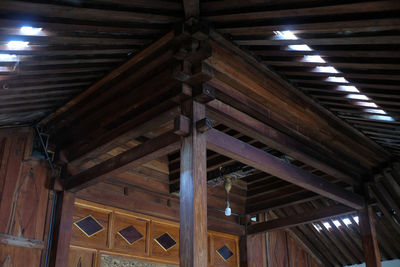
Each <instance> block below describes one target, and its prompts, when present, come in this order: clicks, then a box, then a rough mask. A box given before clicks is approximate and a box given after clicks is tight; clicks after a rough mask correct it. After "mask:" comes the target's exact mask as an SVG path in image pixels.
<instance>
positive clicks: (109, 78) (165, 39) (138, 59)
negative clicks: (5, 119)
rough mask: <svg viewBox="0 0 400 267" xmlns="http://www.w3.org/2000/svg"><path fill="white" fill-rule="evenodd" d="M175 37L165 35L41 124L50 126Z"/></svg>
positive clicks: (171, 34)
mask: <svg viewBox="0 0 400 267" xmlns="http://www.w3.org/2000/svg"><path fill="white" fill-rule="evenodd" d="M174 37H175V35H174V33H173V32H169V33H167V34H166V35H164V36H163V37H162V38H160V39H159V40H158V41H156V42H154V43H153V44H151V45H150V46H148V47H147V48H145V49H143V50H142V51H141V52H140V53H138V54H137V55H135V56H134V57H132V58H131V59H130V60H128V61H127V62H125V63H124V64H122V65H121V66H120V67H118V68H116V69H114V70H113V71H112V72H110V73H109V74H107V75H106V76H105V77H103V78H102V79H101V80H100V81H98V82H97V83H95V84H94V85H92V86H91V87H90V88H88V89H87V90H85V91H84V92H82V93H81V94H79V95H78V96H76V97H75V98H74V99H72V100H71V101H69V102H68V103H66V104H65V105H64V106H62V107H61V108H59V109H57V110H56V111H55V112H54V113H52V114H50V115H49V116H47V117H46V118H44V119H43V120H42V121H41V122H40V124H41V125H45V124H48V123H49V122H50V121H53V120H54V119H56V118H57V117H59V116H60V115H62V114H64V113H65V112H67V111H68V110H70V109H71V108H72V107H73V106H75V105H77V104H78V103H80V102H82V101H83V100H84V99H86V98H87V97H88V96H90V95H91V94H92V93H94V92H96V91H97V90H99V89H100V88H101V87H102V86H104V85H106V84H107V83H109V82H111V81H112V80H114V79H116V78H118V77H120V76H121V75H122V74H123V73H125V72H126V71H127V70H128V69H130V68H131V67H132V66H134V65H135V64H138V62H141V61H143V60H144V59H145V58H146V57H148V55H149V54H152V53H154V52H155V51H158V50H159V49H160V48H161V47H163V46H164V45H166V44H167V43H169V42H171V41H172V40H173V38H174Z"/></svg>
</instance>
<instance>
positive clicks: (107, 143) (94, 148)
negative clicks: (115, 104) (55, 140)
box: [68, 107, 179, 166]
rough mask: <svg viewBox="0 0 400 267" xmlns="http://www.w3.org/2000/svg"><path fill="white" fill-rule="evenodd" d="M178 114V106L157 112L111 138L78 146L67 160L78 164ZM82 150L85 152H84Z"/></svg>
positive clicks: (160, 124)
mask: <svg viewBox="0 0 400 267" xmlns="http://www.w3.org/2000/svg"><path fill="white" fill-rule="evenodd" d="M178 114H179V108H178V107H175V108H172V109H170V110H168V111H166V112H164V113H162V114H159V115H158V116H156V117H154V118H152V119H150V120H148V121H146V122H144V123H142V124H140V125H138V126H137V127H135V128H133V129H131V130H128V131H127V132H125V133H122V134H119V135H118V136H117V137H114V138H113V139H112V140H109V139H107V138H102V139H100V140H99V141H98V142H96V143H95V145H92V143H87V145H86V147H83V148H79V150H77V151H76V152H75V154H74V155H72V154H71V153H70V154H68V157H72V158H74V159H73V160H72V161H70V162H69V164H71V165H73V166H80V165H81V164H82V163H84V162H87V161H89V160H91V159H93V158H96V157H98V156H99V155H101V154H104V153H107V152H108V151H110V150H112V149H114V148H116V147H118V146H120V145H123V144H125V143H126V142H128V141H130V140H133V139H135V138H137V137H139V136H141V135H143V134H144V133H147V132H149V131H151V130H153V129H154V127H159V126H162V125H164V124H166V123H167V122H168V121H172V120H173V119H174V118H175V117H176V116H178ZM84 151H87V152H86V153H85V152H84ZM77 155H79V156H77Z"/></svg>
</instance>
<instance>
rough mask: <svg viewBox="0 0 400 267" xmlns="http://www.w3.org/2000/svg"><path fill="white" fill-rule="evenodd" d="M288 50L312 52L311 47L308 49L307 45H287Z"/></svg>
mask: <svg viewBox="0 0 400 267" xmlns="http://www.w3.org/2000/svg"><path fill="white" fill-rule="evenodd" d="M288 48H289V50H293V51H312V49H311V47H309V46H308V45H304V44H301V45H288Z"/></svg>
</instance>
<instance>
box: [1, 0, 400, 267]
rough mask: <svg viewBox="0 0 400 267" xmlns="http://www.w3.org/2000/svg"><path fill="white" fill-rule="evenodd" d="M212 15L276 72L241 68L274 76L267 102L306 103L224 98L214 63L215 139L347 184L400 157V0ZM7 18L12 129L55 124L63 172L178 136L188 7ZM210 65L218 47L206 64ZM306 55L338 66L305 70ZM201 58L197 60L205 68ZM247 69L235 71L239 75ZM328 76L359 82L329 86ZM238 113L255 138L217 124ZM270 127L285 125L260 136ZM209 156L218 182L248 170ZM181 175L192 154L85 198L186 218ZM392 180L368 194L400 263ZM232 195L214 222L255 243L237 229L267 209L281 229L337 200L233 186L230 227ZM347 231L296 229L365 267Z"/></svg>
mask: <svg viewBox="0 0 400 267" xmlns="http://www.w3.org/2000/svg"><path fill="white" fill-rule="evenodd" d="M200 7H201V10H200V18H201V19H200V20H201V21H202V22H203V23H206V24H208V25H209V26H211V27H212V28H214V29H216V31H215V33H213V34H214V41H215V39H218V38H220V39H219V40H220V41H221V40H222V39H223V38H222V37H221V35H219V33H221V34H223V35H224V37H226V39H223V41H221V42H222V43H224V42H225V43H224V44H226V42H228V43H230V41H232V42H233V43H235V44H236V45H238V46H240V47H241V48H242V50H240V52H237V53H243V54H242V55H247V56H248V55H251V56H253V57H254V58H256V59H257V60H258V61H259V62H257V61H251V59H248V58H246V60H250V61H251V62H253V63H254V62H255V63H262V64H263V65H259V67H258V69H257V71H259V70H261V69H262V70H263V71H265V72H261V71H260V72H257V73H256V71H255V70H254V69H255V67H254V65H252V66H247V65H246V66H245V67H243V69H242V70H243V73H244V72H245V71H249V73H250V74H251V75H254V76H251V77H250V76H249V77H250V78H248V79H249V80H248V83H250V82H251V81H252V78H259V77H260V75H259V73H263V74H265V75H266V76H268V79H267V78H266V79H265V80H262V79H261V82H260V84H262V85H263V86H264V87H267V86H269V87H268V88H271V92H272V93H271V94H270V95H269V97H270V98H271V99H272V98H273V97H276V99H278V100H281V99H280V96H279V93H282V95H284V97H287V99H290V101H291V102H290V104H293V106H288V105H289V104H287V105H286V107H285V108H282V106H279V105H278V104H275V106H273V105H272V104H270V103H269V102H268V97H267V96H264V97H265V99H263V101H264V102H263V104H265V105H264V106H262V105H261V104H260V103H258V102H257V101H254V98H255V97H254V95H253V96H252V97H253V99H250V97H248V95H246V94H245V92H241V94H239V93H238V94H236V95H235V96H232V95H231V96H229V95H228V93H227V92H226V91H223V89H226V90H228V91H229V88H231V87H230V86H232V87H234V85H237V83H235V82H237V81H236V80H235V79H236V78H237V77H229V79H230V80H229V79H228V78H227V74H224V73H222V72H223V71H222V70H221V69H219V68H218V66H217V64H215V65H213V61H212V60H213V59H211V60H209V61H207V62H206V63H207V64H208V67H210V66H212V69H213V71H214V74H215V75H216V77H215V76H213V74H210V77H207V79H208V80H210V84H211V85H212V86H213V87H214V88H217V90H216V95H217V97H216V98H217V100H218V101H220V102H218V101H215V102H214V103H213V104H210V105H208V106H207V108H208V110H209V113H210V114H208V115H211V117H212V119H213V123H214V128H215V129H218V130H219V131H221V132H224V133H226V134H228V135H230V136H234V137H235V138H238V139H240V140H242V141H244V142H245V143H247V144H251V145H253V146H254V147H257V148H260V149H262V150H264V151H265V152H266V153H269V154H271V155H273V156H276V157H280V158H283V159H286V160H287V161H288V162H290V164H291V165H292V166H295V167H299V168H300V169H303V170H305V171H307V172H308V173H311V174H313V175H315V176H317V177H319V178H321V179H326V180H327V181H330V182H332V183H335V184H337V185H339V186H340V187H343V188H349V187H350V186H351V185H352V184H354V183H357V182H359V181H360V180H362V179H364V178H365V175H370V174H371V173H372V171H373V170H374V168H380V167H381V166H382V165H384V164H387V162H389V161H390V160H391V159H393V156H398V155H400V138H399V136H400V135H399V133H400V122H399V121H400V117H399V111H400V108H399V103H400V101H398V99H399V98H400V93H399V92H400V91H399V90H400V87H399V85H398V84H399V82H400V70H399V66H400V64H399V63H400V61H399V58H400V56H399V55H400V53H399V52H400V50H399V43H400V19H399V14H400V7H399V3H398V1H314V0H308V1H304V0H282V1H266V0H250V1H241V0H220V1H201V5H200ZM0 14H1V15H2V16H1V20H0V22H1V25H0V37H1V44H0V53H2V54H15V55H17V56H18V60H19V62H18V64H17V62H1V63H0V64H1V66H3V67H6V68H1V69H2V71H1V73H0V85H1V86H2V87H1V89H0V127H13V126H18V125H19V126H21V125H32V124H35V123H37V122H39V121H42V126H44V127H43V128H44V129H45V130H46V131H48V132H49V133H51V134H52V135H51V138H52V139H53V142H54V143H55V144H57V149H58V150H59V152H61V153H60V155H59V160H60V161H64V162H67V163H68V172H69V173H70V174H71V175H74V174H78V173H80V172H83V171H86V170H89V169H90V168H91V167H93V166H96V165H98V164H100V163H102V162H106V161H107V160H109V159H112V158H115V157H116V156H118V155H121V154H122V153H123V152H125V151H129V150H131V149H133V148H134V147H137V146H138V145H139V144H142V143H144V142H146V141H149V140H150V141H151V140H155V139H156V138H157V137H159V136H160V135H162V134H164V133H166V132H169V131H171V129H173V128H174V125H173V119H174V118H175V117H176V116H177V115H178V114H179V113H180V111H179V108H177V106H178V105H179V103H180V102H182V101H183V100H185V99H187V98H189V97H191V95H188V94H187V92H186V91H185V88H182V87H181V83H180V82H179V81H180V80H179V79H183V77H182V75H183V76H184V74H185V73H177V72H176V71H177V67H182V66H178V65H179V64H178V65H177V63H178V61H179V57H180V56H182V55H181V54H180V53H182V51H180V50H179V49H178V48H181V46H182V45H183V44H184V43H185V38H186V37H182V38H178V39H177V38H175V37H176V36H174V35H173V33H172V32H171V29H176V28H179V27H182V26H181V23H182V22H183V21H184V20H185V16H184V11H183V7H182V1H181V0H179V1H178V0H176V1H172V0H169V1H167V0H152V1H150V0H145V1H142V0H133V1H122V0H95V1H73V0H61V1H50V2H49V1H5V0H4V1H1V2H0ZM25 25H28V26H32V27H38V28H42V33H43V36H27V35H24V34H22V33H21V32H20V27H21V26H25ZM177 25H178V26H177ZM287 30H290V31H291V32H292V33H293V34H295V35H296V37H297V40H277V39H276V33H274V32H276V31H287ZM212 32H214V31H212ZM10 40H19V41H27V42H29V48H28V49H21V50H10V49H9V48H8V47H7V43H8V42H9V41H10ZM227 40H229V41H227ZM150 44H151V45H150ZM293 44H300V45H302V44H306V45H308V46H309V47H310V48H311V49H312V50H310V51H296V50H289V49H287V48H288V45H293ZM243 51H245V52H243ZM208 53H209V51H208V50H207V49H205V50H204V51H201V52H200V54H202V55H208ZM307 55H313V56H319V57H321V58H323V59H324V61H325V62H323V63H315V62H307V61H304V60H303V59H304V56H307ZM253 57H252V58H253ZM254 58H253V59H254ZM192 60H193V61H194V62H195V63H196V64H198V63H199V61H200V60H201V59H200V58H197V59H192ZM214 63H215V62H214ZM235 63H237V62H235V61H232V64H230V65H231V66H235V67H237V66H238V64H235ZM255 63H254V64H255ZM321 64H322V66H325V67H334V68H335V69H337V70H338V73H321V72H315V71H314V69H315V67H318V66H321ZM227 65H229V64H227ZM171 66H174V67H173V68H171ZM253 67H254V68H253ZM252 68H253V69H252ZM271 70H272V71H271ZM202 71H203V70H202ZM255 73H256V74H255ZM237 74H238V75H239V74H240V71H239V72H238V73H237ZM179 75H181V76H179ZM233 76H234V75H233ZM330 76H331V77H339V78H341V77H343V78H345V79H346V80H347V81H348V82H346V83H344V82H343V81H342V82H341V83H337V82H332V81H329V80H326V78H328V77H330ZM154 77H156V78H154ZM172 77H174V78H172ZM202 78H204V77H202ZM237 79H238V80H239V79H240V78H237ZM274 79H275V80H274ZM272 80H273V81H274V82H271V81H272ZM282 84H285V86H282ZM286 84H287V86H286ZM338 85H342V86H355V87H356V88H357V89H358V90H359V93H357V94H359V95H365V96H367V97H368V98H369V100H361V101H359V102H365V103H374V104H376V105H377V106H378V107H376V108H375V110H377V109H381V110H383V111H384V112H386V113H387V114H384V115H385V116H390V117H391V118H393V120H394V121H382V120H377V119H376V117H375V118H374V117H371V116H370V115H382V114H379V113H376V111H375V113H374V111H368V110H366V108H365V106H361V105H356V104H355V103H354V102H355V101H354V100H352V99H349V98H348V97H347V95H348V94H349V93H348V92H344V91H340V90H337V86H338ZM289 87H290V88H296V89H298V90H300V91H301V92H304V93H305V94H306V95H307V96H308V97H309V98H311V99H312V101H310V99H308V98H305V97H304V98H303V96H302V94H301V93H299V92H298V91H296V92H293V91H290V90H289V89H288V90H286V89H287V88H289ZM227 88H228V89H227ZM282 88H284V89H285V90H283V89H282ZM274 90H275V91H274ZM246 97H247V98H246ZM270 101H272V100H270ZM313 101H314V102H317V103H318V104H320V105H322V106H323V107H324V108H325V109H324V108H321V107H319V106H318V105H315V103H314V102H313ZM65 103H68V104H67V105H66V106H65ZM116 103H118V105H116ZM132 103H134V104H133V105H132ZM227 103H228V104H231V105H233V106H236V107H240V108H238V110H236V111H234V113H232V114H235V116H237V119H241V120H242V121H243V122H244V125H245V124H246V123H247V124H246V125H245V126H243V127H244V128H241V127H242V126H240V127H239V126H238V128H235V127H234V126H235V125H234V123H233V122H232V121H231V120H230V119H227V118H225V117H221V114H220V113H219V112H221V110H222V109H223V108H224V106H223V104H227ZM268 104H270V106H268ZM245 105H248V106H249V107H244V106H245ZM266 106H268V108H266ZM294 106H296V107H294ZM60 107H62V108H61V109H60ZM219 108H220V109H219ZM326 109H327V110H329V111H330V112H332V113H334V114H335V115H336V117H334V116H332V114H331V113H329V112H327V111H326ZM56 110H57V111H56ZM55 111H56V112H55ZM50 114H52V115H50ZM208 115H207V116H208ZM307 116H309V117H307ZM299 118H303V119H304V118H306V119H304V120H301V119H299ZM310 118H312V119H310ZM43 119H44V120H43ZM342 120H344V121H346V122H347V123H348V124H350V125H351V126H352V127H353V128H351V127H348V125H346V124H343V121H342ZM263 123H265V124H266V125H267V124H268V125H272V126H273V127H269V128H262V127H261V128H260V127H259V125H261V126H263V127H264V124H263ZM155 125H156V126H157V127H154V126H155ZM246 127H247V128H246ZM251 127H253V128H251ZM257 127H258V128H257ZM293 129H295V130H293ZM355 129H356V130H355ZM289 130H293V131H289ZM365 136H368V137H369V138H370V139H367V138H366V137H365ZM117 137H118V138H117ZM274 138H275V139H274ZM271 140H272V141H271ZM273 140H279V141H280V142H281V143H279V142H276V141H275V142H274V141H273ZM371 140H372V141H373V142H372V141H371ZM285 147H286V148H285ZM288 147H290V148H289V149H288ZM382 147H383V148H382ZM388 151H389V152H390V153H391V154H389V153H387V152H388ZM339 152H340V153H339ZM207 156H208V162H207V164H208V165H207V166H208V171H209V173H210V177H211V173H212V172H213V171H215V170H218V169H219V168H220V167H221V166H226V165H227V164H230V163H233V162H235V161H234V160H232V159H230V158H228V157H226V156H222V155H220V154H218V153H216V152H211V151H208V155H207ZM397 168H398V166H397ZM178 174H179V153H177V152H176V151H174V152H172V153H170V154H169V155H168V157H161V158H158V159H156V160H154V161H151V162H150V163H148V164H145V165H144V166H135V167H134V168H129V169H126V170H124V172H121V173H118V174H117V175H111V176H109V177H106V178H107V179H104V181H102V182H101V183H99V184H97V185H95V186H92V187H89V188H88V189H85V190H83V191H81V192H80V194H81V195H80V196H81V197H84V196H85V194H86V195H91V196H96V197H101V196H103V195H107V196H110V198H109V200H110V201H114V200H115V199H113V196H112V192H113V191H118V193H119V194H120V196H129V197H132V198H134V199H135V201H137V202H134V203H139V204H138V205H140V204H143V203H150V202H157V205H153V206H151V207H153V208H154V209H155V211H156V212H163V207H164V208H165V209H166V210H167V211H171V214H172V215H171V214H170V215H169V216H171V218H174V216H175V217H176V214H179V212H178V210H179V203H178V202H179V201H178V198H176V196H174V195H173V194H171V193H176V192H177V190H178V189H179V187H178V186H177V185H179V175H178ZM383 175H387V173H384V174H383ZM396 175H397V176H396ZM392 176H393V177H395V178H394V180H393V182H392V185H394V186H390V185H388V184H384V182H383V181H382V180H379V178H377V179H378V180H377V181H376V183H375V185H374V187H371V193H372V195H373V196H375V198H376V201H377V203H376V205H375V206H374V209H375V211H376V212H377V214H381V215H382V217H379V218H378V221H379V222H380V224H379V226H380V227H379V228H378V231H380V233H381V234H380V235H379V236H380V238H381V239H380V245H381V250H382V255H383V258H384V259H392V258H396V257H399V256H400V251H399V249H398V245H399V244H398V240H400V239H398V238H397V237H398V236H400V232H399V226H398V224H397V222H398V221H400V218H399V217H398V214H400V210H399V205H398V203H400V202H398V201H397V200H400V193H399V192H400V191H397V189H398V188H399V185H400V182H399V180H398V177H399V173H398V171H397V172H396V173H394V174H393V175H392ZM396 184H397V186H396ZM385 190H386V191H385ZM149 191H151V193H148V192H149ZM114 197H115V196H114ZM224 197H225V195H224V191H223V189H222V188H221V186H219V187H212V186H209V188H208V203H209V214H211V215H210V218H211V219H212V220H213V219H216V220H215V221H209V224H211V225H214V226H216V225H218V224H221V223H223V224H226V227H227V228H229V230H227V231H229V232H236V233H237V232H240V231H242V232H241V233H243V231H244V228H243V226H242V225H240V224H243V222H242V221H241V219H242V217H243V216H244V215H245V214H258V213H263V212H265V211H268V212H269V214H268V216H272V218H279V217H287V216H291V215H294V214H297V213H302V212H303V211H304V210H312V209H314V208H321V207H324V206H327V205H334V204H335V202H333V201H330V200H328V199H327V198H324V197H321V196H320V195H318V194H316V193H314V192H311V191H308V190H305V189H303V188H301V187H299V186H296V185H293V184H291V183H288V182H287V181H283V180H281V179H280V178H278V177H275V176H272V175H270V174H268V173H265V172H262V171H260V170H255V172H253V173H252V174H251V175H249V176H247V177H245V178H243V179H241V180H238V181H235V182H234V186H233V189H232V194H231V202H232V210H233V211H234V214H233V216H232V217H230V218H222V219H221V215H222V214H223V209H224V207H225V202H224ZM115 201H116V200H115ZM396 201H397V202H396ZM111 204H112V203H111ZM158 204H160V205H158ZM161 204H162V205H163V206H161ZM132 205H133V204H132ZM393 211H394V212H393ZM349 218H350V217H349ZM351 218H352V217H351ZM342 219H344V217H342ZM334 220H339V221H340V219H339V218H336V219H331V220H329V221H328V222H329V223H330V224H331V227H332V229H331V230H327V229H326V230H327V231H325V230H324V231H319V232H318V231H317V230H316V228H315V227H314V226H313V225H312V224H307V225H304V226H298V227H296V228H291V229H292V230H291V231H292V233H293V234H294V235H295V236H297V237H298V238H299V239H300V240H302V242H303V243H304V244H305V245H306V246H307V247H309V249H311V250H312V252H313V253H314V255H316V257H317V258H319V261H320V262H323V263H324V264H325V266H341V265H344V264H355V263H359V262H361V261H362V260H363V259H362V256H360V253H358V252H360V249H361V247H360V240H359V234H358V232H357V231H358V230H357V227H355V225H356V223H353V224H352V225H349V226H344V225H343V224H342V227H335V226H333V225H334V223H333V221H334ZM324 222H325V221H324ZM316 224H318V225H320V226H321V227H322V226H323V224H321V223H320V222H317V223H316ZM332 224H333V225H332ZM392 231H393V233H394V234H393V236H391V235H390V233H391V232H392ZM393 239H394V240H395V242H393ZM396 240H397V241H396ZM396 242H397V243H396ZM331 246H335V248H334V249H333V250H332V252H330V251H327V250H329V249H327V248H331ZM351 251H352V252H351Z"/></svg>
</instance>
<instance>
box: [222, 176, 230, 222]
mask: <svg viewBox="0 0 400 267" xmlns="http://www.w3.org/2000/svg"><path fill="white" fill-rule="evenodd" d="M224 187H225V193H226V209H225V216H231V214H232V211H231V208H230V207H229V191H231V188H232V179H231V177H228V176H226V177H224Z"/></svg>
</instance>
